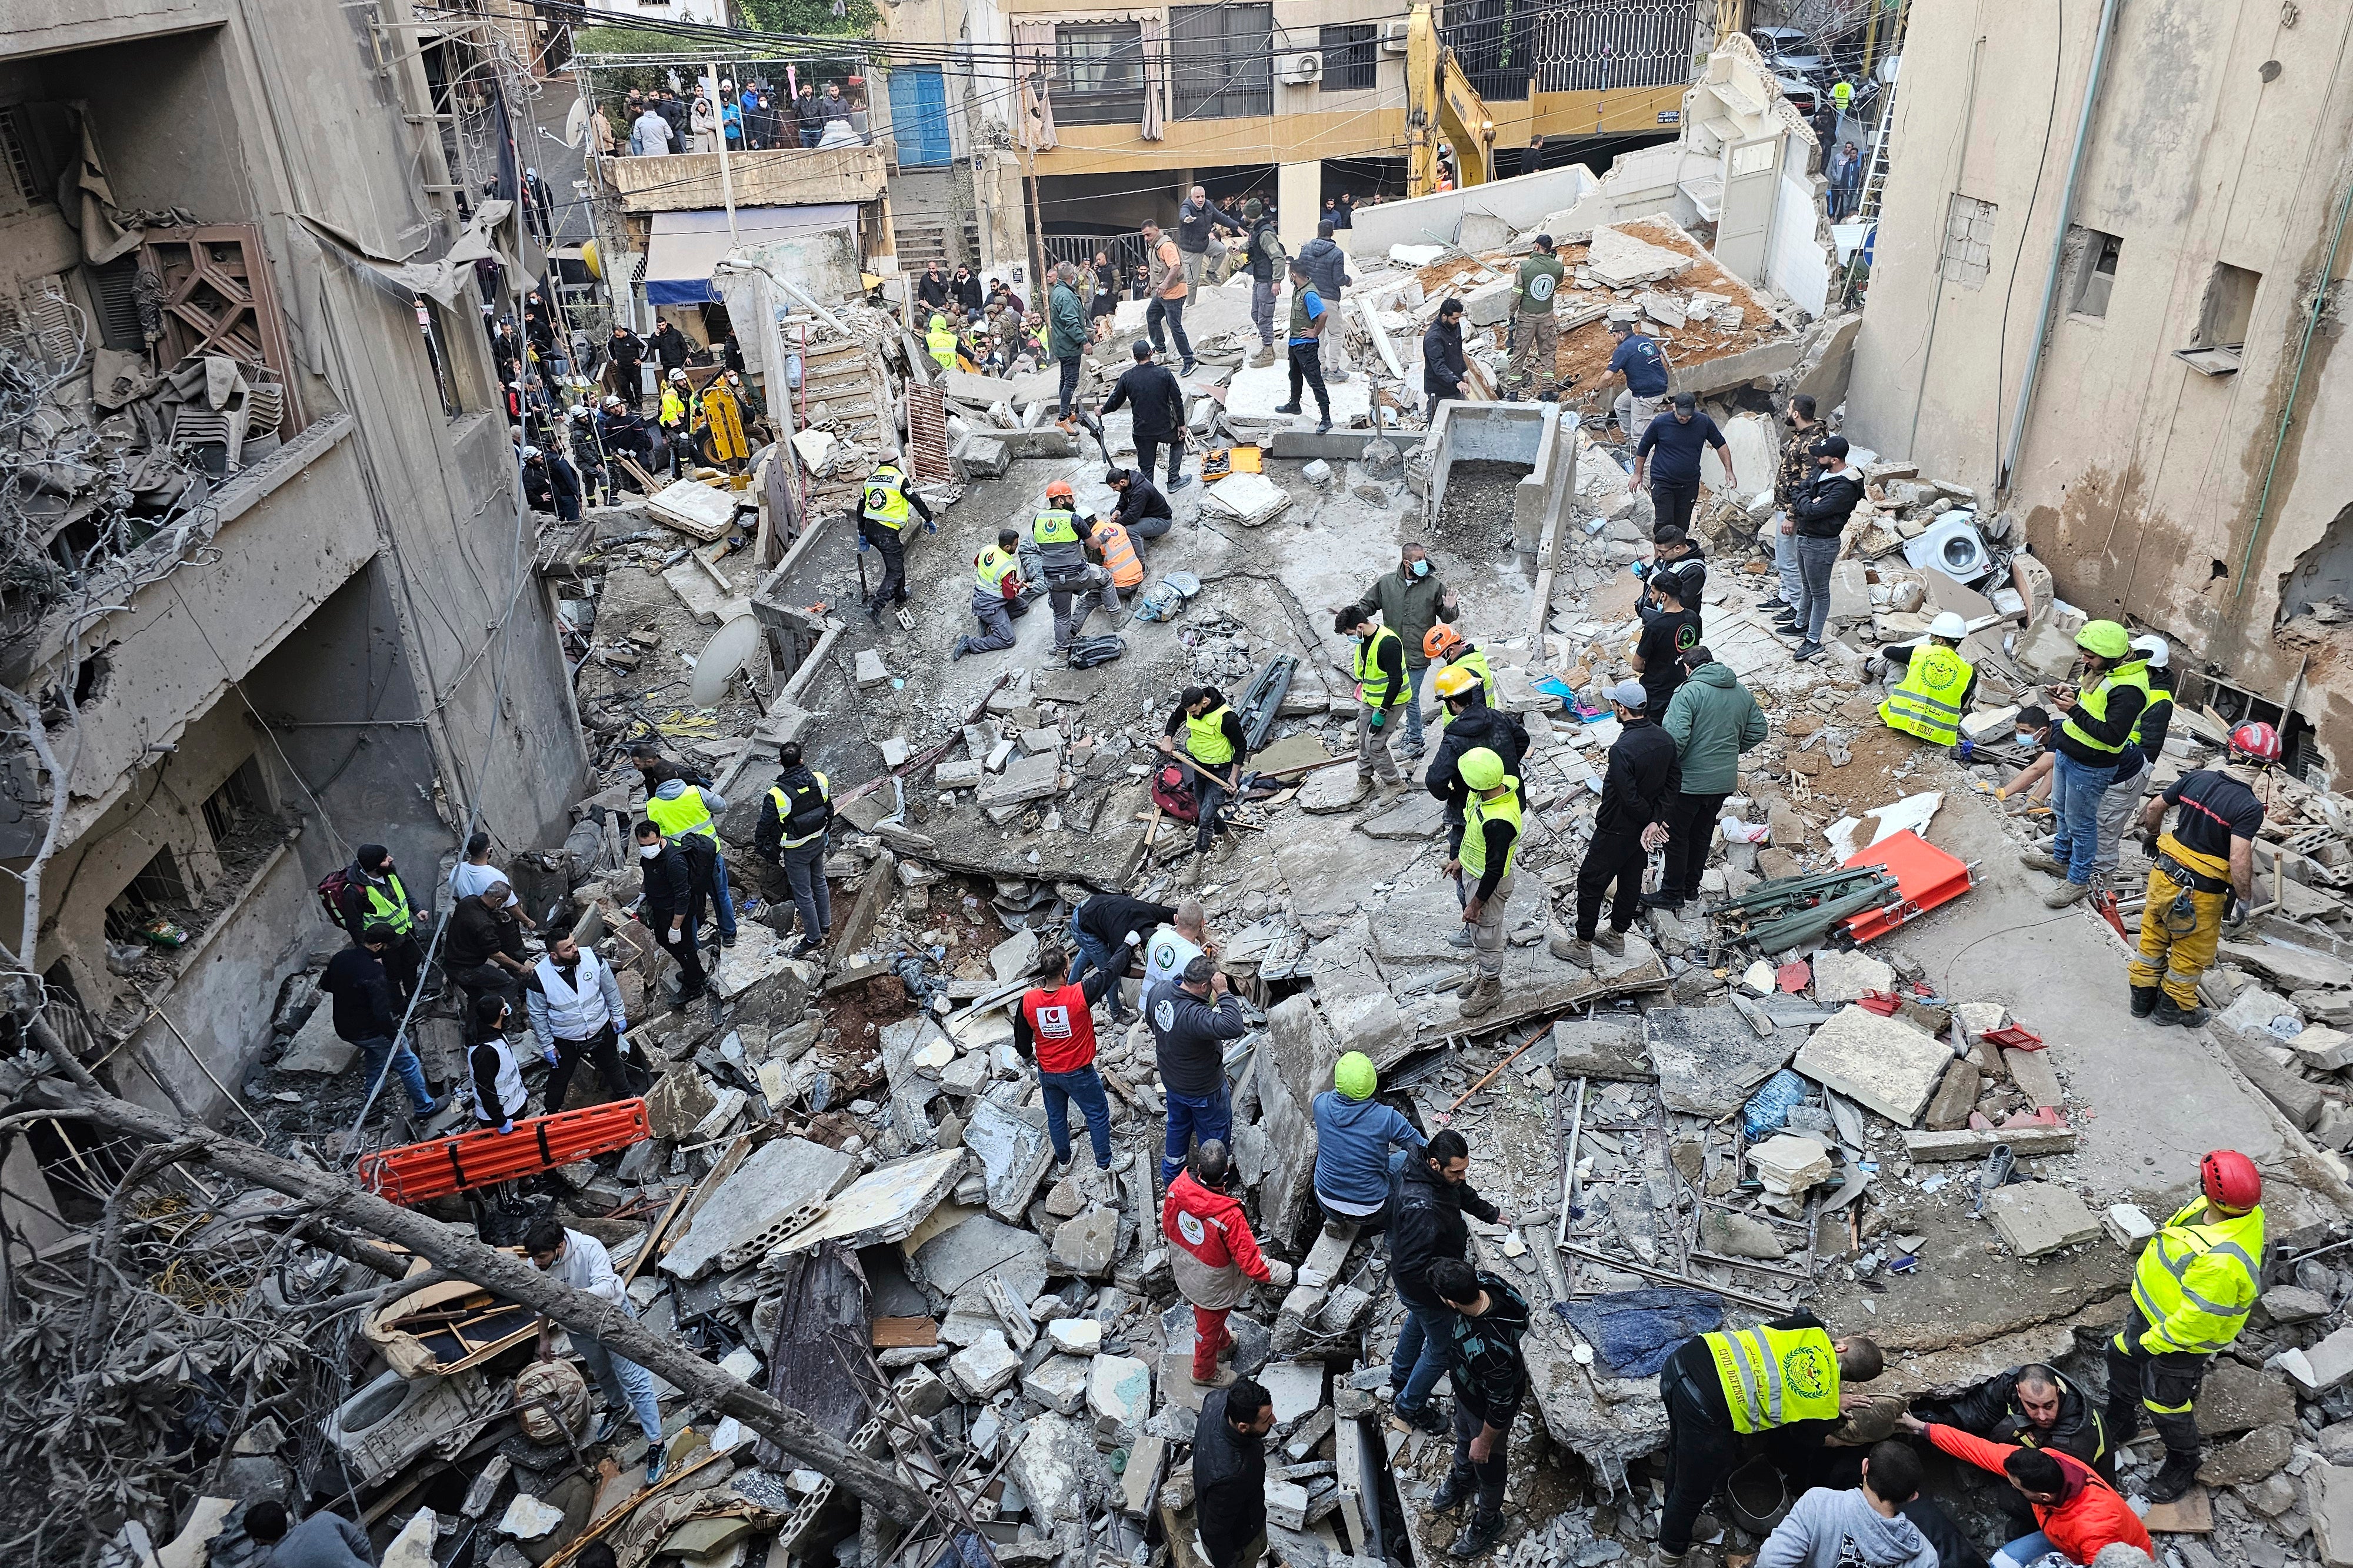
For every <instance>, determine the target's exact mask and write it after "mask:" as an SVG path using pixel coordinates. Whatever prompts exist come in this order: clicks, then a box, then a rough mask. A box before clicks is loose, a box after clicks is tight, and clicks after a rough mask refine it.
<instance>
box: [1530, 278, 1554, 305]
mask: <svg viewBox="0 0 2353 1568" xmlns="http://www.w3.org/2000/svg"><path fill="white" fill-rule="evenodd" d="M1555 282H1556V279H1554V277H1553V275H1552V274H1551V273H1549V272H1539V273H1537V274H1536V275H1535V277H1533V278H1531V279H1528V298H1529V299H1531V300H1535V302H1536V303H1537V304H1539V305H1541V304H1543V303H1544V302H1545V301H1546V300H1549V299H1551V298H1552V291H1553V286H1554V284H1555Z"/></svg>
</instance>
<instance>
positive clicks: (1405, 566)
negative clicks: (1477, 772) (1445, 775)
mask: <svg viewBox="0 0 2353 1568" xmlns="http://www.w3.org/2000/svg"><path fill="white" fill-rule="evenodd" d="M1358 603H1359V604H1360V605H1361V606H1362V607H1363V609H1364V610H1365V612H1366V614H1367V615H1377V616H1380V618H1381V625H1383V626H1388V627H1389V628H1390V629H1392V630H1394V631H1395V632H1396V633H1397V635H1398V637H1399V638H1400V639H1402V640H1403V642H1404V644H1405V668H1406V679H1407V681H1408V682H1409V684H1410V685H1411V687H1412V695H1411V696H1410V697H1409V699H1408V700H1407V701H1406V704H1405V754H1406V755H1407V756H1408V757H1409V758H1414V757H1419V756H1420V755H1421V750H1422V742H1421V686H1422V682H1423V681H1424V680H1426V679H1429V677H1430V655H1429V653H1428V652H1426V651H1425V650H1424V646H1423V645H1424V643H1425V641H1426V640H1427V639H1428V637H1430V627H1432V626H1436V625H1438V624H1439V623H1440V622H1441V621H1443V622H1447V623H1450V624H1451V622H1452V621H1453V620H1454V618H1455V616H1457V615H1459V614H1460V613H1461V605H1460V603H1459V601H1457V599H1456V598H1455V596H1454V590H1453V589H1451V588H1450V587H1448V586H1447V585H1446V584H1445V583H1444V582H1443V581H1441V580H1440V577H1439V575H1438V569H1437V567H1436V566H1434V565H1432V564H1431V563H1430V552H1428V551H1426V550H1424V549H1423V548H1422V547H1421V546H1420V545H1419V544H1415V543H1411V542H1408V543H1407V544H1406V546H1405V548H1404V549H1403V550H1402V551H1401V552H1399V555H1398V569H1397V570H1396V571H1394V572H1391V573H1388V574H1386V575H1384V576H1382V577H1381V578H1380V579H1379V580H1378V581H1377V582H1376V583H1374V584H1373V585H1372V586H1371V587H1370V588H1368V589H1366V591H1365V596H1364V598H1363V599H1361V600H1360V601H1358Z"/></svg>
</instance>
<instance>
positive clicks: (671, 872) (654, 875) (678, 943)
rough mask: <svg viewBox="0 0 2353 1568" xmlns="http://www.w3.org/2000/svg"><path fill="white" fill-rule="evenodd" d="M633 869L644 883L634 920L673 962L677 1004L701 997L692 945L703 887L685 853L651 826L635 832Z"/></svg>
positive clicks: (699, 973) (699, 967)
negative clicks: (650, 934)
mask: <svg viewBox="0 0 2353 1568" xmlns="http://www.w3.org/2000/svg"><path fill="white" fill-rule="evenodd" d="M637 843H638V874H639V875H640V876H641V877H642V878H643V879H644V887H643V889H642V893H641V901H642V907H641V908H640V909H639V910H638V919H639V920H641V921H644V922H645V924H646V926H647V928H648V929H649V930H650V931H652V932H653V933H654V941H655V942H656V943H657V944H658V945H659V947H660V948H661V950H662V951H663V952H667V953H669V954H670V957H671V958H673V959H675V960H676V961H677V962H678V981H679V990H678V1005H680V1006H681V1007H683V1006H685V1005H687V1004H688V1003H690V1002H692V1001H693V1000H694V999H695V998H696V997H698V996H701V995H702V985H703V973H702V952H700V951H699V950H698V949H697V947H696V945H695V931H696V928H697V927H699V926H701V925H702V900H703V897H704V895H705V893H706V891H707V885H706V884H704V883H703V881H702V879H701V878H700V877H698V876H697V875H696V871H695V867H694V865H693V863H692V862H691V861H690V860H689V859H688V858H687V856H686V852H685V851H684V850H682V849H681V848H680V847H678V846H677V845H675V844H671V843H668V842H666V841H664V839H663V837H662V830H661V829H660V828H659V827H657V826H654V824H653V823H651V822H640V823H638V828H637Z"/></svg>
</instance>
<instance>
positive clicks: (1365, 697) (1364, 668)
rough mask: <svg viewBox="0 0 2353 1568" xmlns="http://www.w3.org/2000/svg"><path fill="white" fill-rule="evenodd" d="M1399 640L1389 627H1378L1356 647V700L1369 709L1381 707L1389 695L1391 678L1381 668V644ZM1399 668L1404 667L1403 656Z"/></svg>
mask: <svg viewBox="0 0 2353 1568" xmlns="http://www.w3.org/2000/svg"><path fill="white" fill-rule="evenodd" d="M1398 640H1399V639H1398V635H1397V633H1395V632H1393V631H1391V630H1389V628H1388V627H1387V626H1376V627H1375V628H1374V629H1373V635H1372V636H1370V637H1366V638H1365V639H1364V640H1363V641H1362V642H1359V643H1358V644H1357V645H1356V700H1357V701H1359V702H1361V703H1363V704H1364V705H1365V706H1366V707H1367V708H1378V707H1380V706H1381V702H1382V700H1383V699H1384V698H1386V697H1388V694H1389V678H1388V672H1386V671H1385V670H1383V669H1382V668H1381V658H1380V653H1381V644H1382V643H1383V642H1384V641H1388V642H1393V643H1394V642H1398ZM1398 667H1399V668H1403V667H1404V658H1403V657H1402V655H1400V657H1399V658H1398Z"/></svg>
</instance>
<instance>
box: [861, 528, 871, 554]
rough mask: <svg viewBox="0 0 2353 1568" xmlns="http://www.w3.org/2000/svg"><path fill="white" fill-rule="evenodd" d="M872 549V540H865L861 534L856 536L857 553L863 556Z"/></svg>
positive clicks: (864, 536)
mask: <svg viewBox="0 0 2353 1568" xmlns="http://www.w3.org/2000/svg"><path fill="white" fill-rule="evenodd" d="M873 548H874V542H873V541H872V540H871V539H869V538H867V537H866V535H864V534H863V533H861V534H860V535H859V536H858V553H860V555H863V554H865V553H866V552H868V551H870V550H871V549H873Z"/></svg>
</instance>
